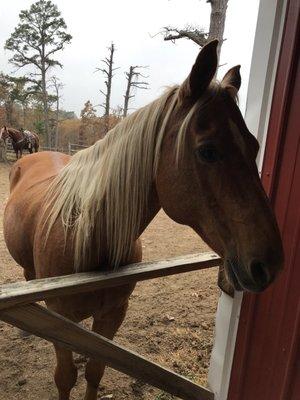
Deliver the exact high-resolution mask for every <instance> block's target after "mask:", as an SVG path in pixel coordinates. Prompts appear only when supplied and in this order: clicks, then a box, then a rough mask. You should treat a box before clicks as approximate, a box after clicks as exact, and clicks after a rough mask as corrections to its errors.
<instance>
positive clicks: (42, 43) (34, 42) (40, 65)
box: [5, 0, 72, 145]
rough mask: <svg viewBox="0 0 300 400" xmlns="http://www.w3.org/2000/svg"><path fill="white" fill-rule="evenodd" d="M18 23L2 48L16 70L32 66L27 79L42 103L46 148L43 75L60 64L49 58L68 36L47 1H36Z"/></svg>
mask: <svg viewBox="0 0 300 400" xmlns="http://www.w3.org/2000/svg"><path fill="white" fill-rule="evenodd" d="M19 18H20V22H19V24H18V26H17V27H16V28H15V30H14V32H13V33H12V34H11V36H10V37H9V39H8V40H7V41H6V43H5V49H7V50H10V51H12V52H13V53H14V55H13V56H12V58H11V59H10V60H9V61H10V62H11V63H12V64H13V65H15V66H17V67H18V68H23V67H27V66H33V67H34V69H35V71H34V72H33V73H31V74H30V77H29V79H30V80H31V81H32V82H33V83H34V84H35V85H36V87H37V88H38V89H39V90H40V92H41V95H42V101H43V112H44V126H45V133H46V137H47V142H48V145H50V135H49V121H48V111H49V104H48V93H47V73H48V71H49V69H50V68H51V67H55V66H59V67H62V64H61V63H60V62H59V61H58V60H56V59H54V58H53V56H54V54H55V53H56V52H58V51H60V50H63V49H64V47H65V45H66V44H68V43H70V41H71V39H72V36H71V35H69V34H68V33H66V29H67V26H66V23H65V21H64V19H63V18H62V17H61V13H60V12H59V11H58V9H57V6H56V5H55V4H53V3H52V2H51V1H50V0H48V1H46V0H39V1H37V2H36V3H34V4H32V5H31V7H30V9H29V10H23V11H21V12H20V14H19Z"/></svg>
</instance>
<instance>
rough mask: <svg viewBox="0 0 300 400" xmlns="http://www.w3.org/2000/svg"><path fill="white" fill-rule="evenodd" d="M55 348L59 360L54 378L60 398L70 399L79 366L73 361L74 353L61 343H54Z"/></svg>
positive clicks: (62, 399)
mask: <svg viewBox="0 0 300 400" xmlns="http://www.w3.org/2000/svg"><path fill="white" fill-rule="evenodd" d="M54 348H55V352H56V360H57V364H56V368H55V374H54V380H55V383H56V386H57V389H58V395H59V397H58V399H59V400H69V398H70V393H71V390H72V389H73V387H74V385H75V383H76V380H77V368H76V366H75V364H74V361H73V353H72V351H71V350H67V349H65V348H64V347H62V346H59V345H54Z"/></svg>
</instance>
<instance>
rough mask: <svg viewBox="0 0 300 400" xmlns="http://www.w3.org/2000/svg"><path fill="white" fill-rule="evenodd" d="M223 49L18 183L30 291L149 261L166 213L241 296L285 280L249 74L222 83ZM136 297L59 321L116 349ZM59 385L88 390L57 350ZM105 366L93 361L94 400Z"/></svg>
mask: <svg viewBox="0 0 300 400" xmlns="http://www.w3.org/2000/svg"><path fill="white" fill-rule="evenodd" d="M216 47H217V42H216V41H213V42H211V43H209V44H208V45H207V46H205V47H204V48H203V49H202V51H201V52H200V54H199V55H198V57H197V60H196V63H195V65H194V66H193V68H192V70H191V73H190V75H189V76H188V78H187V79H186V81H185V82H184V83H183V84H182V85H181V86H176V87H173V88H171V89H169V90H168V91H167V92H166V93H165V94H163V95H162V96H161V97H160V98H159V99H157V100H155V101H154V102H153V103H151V104H149V105H147V106H145V107H144V108H142V109H141V110H139V111H137V112H135V113H133V114H132V115H130V116H129V117H127V118H126V119H124V120H123V121H122V122H121V123H119V124H118V125H117V126H116V127H115V128H114V129H113V130H111V131H110V132H109V133H108V134H107V136H106V137H105V138H104V139H102V140H99V141H98V142H96V143H95V144H94V145H93V146H91V147H90V148H88V149H85V150H82V151H80V152H79V153H77V154H76V155H74V156H73V157H69V156H67V155H64V154H60V153H57V152H42V153H38V154H34V155H30V156H27V157H25V158H23V159H21V160H19V161H18V162H17V163H16V164H15V165H14V166H13V168H12V171H11V174H10V182H11V195H10V198H9V200H8V203H7V206H6V209H5V217H4V229H5V240H6V243H7V246H8V248H9V250H10V252H11V254H12V256H13V257H14V259H15V260H16V261H17V262H18V263H19V264H20V265H22V267H23V268H24V271H25V277H26V279H35V278H45V277H51V276H58V275H64V274H71V273H74V272H75V271H86V270H104V269H105V270H109V269H113V268H118V266H120V265H123V264H128V263H132V262H139V261H140V260H141V258H142V252H141V245H140V241H139V239H138V238H139V236H140V235H141V233H142V232H143V231H144V229H145V228H146V227H147V225H148V224H149V223H150V221H151V220H152V219H153V218H154V216H155V215H156V214H157V212H158V211H159V209H160V208H163V209H164V210H165V212H166V213H167V214H168V215H169V216H170V217H171V218H172V219H173V220H174V221H177V222H178V223H181V224H185V225H189V226H190V227H192V228H193V229H194V230H195V231H196V232H197V233H198V234H199V236H201V237H202V238H203V239H204V240H205V241H206V242H207V243H208V244H209V245H210V246H211V247H212V248H213V249H214V250H215V251H216V252H218V253H219V254H220V255H221V256H222V258H223V259H224V271H225V274H226V279H227V280H228V281H229V282H230V284H231V285H233V287H234V288H235V289H236V290H249V291H253V292H260V291H262V290H264V289H265V288H266V287H268V286H269V285H270V284H271V282H272V281H273V280H274V278H275V276H276V275H277V273H278V272H279V271H280V270H281V268H282V259H283V255H282V246H281V239H280V235H279V232H278V228H277V224H276V221H275V218H274V215H273V213H272V211H271V209H270V206H269V203H268V200H267V197H266V195H265V193H264V190H263V188H262V185H261V182H260V179H259V175H258V173H257V168H256V164H255V158H256V155H257V151H258V143H257V141H256V139H255V138H254V137H253V136H252V135H251V133H250V132H249V131H248V129H247V127H246V125H245V122H244V120H243V118H242V115H241V113H240V111H239V109H238V107H237V105H236V102H235V99H236V96H237V91H238V89H239V87H240V74H239V67H235V68H232V69H231V70H229V71H228V72H227V74H226V75H225V77H224V79H223V80H222V82H221V83H216V82H214V81H213V77H214V75H215V72H216V69H217V53H216ZM133 289H134V285H125V286H121V287H118V288H110V289H104V290H98V291H95V292H92V293H86V294H78V295H70V296H64V297H59V298H55V299H51V300H48V301H47V306H48V307H49V308H51V309H52V310H54V311H56V312H58V313H60V314H62V315H64V316H66V317H68V318H70V319H72V320H73V321H81V320H83V319H84V318H87V317H89V316H92V317H93V320H94V322H93V328H92V329H93V330H94V331H95V332H98V333H99V334H101V335H104V336H106V337H108V338H113V336H114V334H115V333H116V331H117V330H118V328H119V327H120V325H121V323H122V321H123V319H124V317H125V314H126V309H127V305H128V298H129V296H130V294H131V292H132V290H133ZM55 350H56V355H57V366H56V370H55V382H56V385H57V387H58V391H59V399H60V400H67V399H69V396H70V391H71V389H72V387H73V386H74V385H75V382H76V379H77V370H76V368H75V365H74V362H73V358H72V352H71V351H69V350H67V349H65V348H61V347H59V346H57V345H55ZM104 368H105V365H104V364H103V363H102V362H99V361H95V360H93V359H91V360H89V361H88V363H87V366H86V373H85V377H86V380H87V389H86V395H85V399H86V400H96V398H97V388H98V385H99V382H100V379H101V377H102V375H103V372H104Z"/></svg>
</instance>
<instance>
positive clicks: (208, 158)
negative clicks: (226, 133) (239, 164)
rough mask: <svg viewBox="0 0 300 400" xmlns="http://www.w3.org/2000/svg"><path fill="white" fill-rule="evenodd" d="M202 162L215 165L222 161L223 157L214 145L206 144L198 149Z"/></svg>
mask: <svg viewBox="0 0 300 400" xmlns="http://www.w3.org/2000/svg"><path fill="white" fill-rule="evenodd" d="M197 155H198V158H199V159H200V161H203V162H205V163H214V162H217V161H219V160H220V159H221V155H220V153H219V152H218V150H217V148H216V147H215V146H214V145H213V144H204V145H202V146H200V147H199V148H198V149H197Z"/></svg>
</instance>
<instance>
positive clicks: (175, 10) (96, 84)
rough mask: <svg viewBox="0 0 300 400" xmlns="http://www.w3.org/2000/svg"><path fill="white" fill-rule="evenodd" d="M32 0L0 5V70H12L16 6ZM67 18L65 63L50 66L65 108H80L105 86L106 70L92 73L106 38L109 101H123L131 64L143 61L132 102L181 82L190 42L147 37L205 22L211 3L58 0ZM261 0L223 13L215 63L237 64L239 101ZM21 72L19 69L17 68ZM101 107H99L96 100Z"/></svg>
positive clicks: (193, 52)
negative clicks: (143, 79)
mask: <svg viewBox="0 0 300 400" xmlns="http://www.w3.org/2000/svg"><path fill="white" fill-rule="evenodd" d="M32 2H33V1H31V0H10V1H6V2H5V3H4V4H2V7H1V8H2V9H1V10H0V13H1V14H0V71H4V72H5V73H11V72H12V71H13V70H14V68H13V66H11V65H9V63H8V59H9V57H10V56H11V53H10V52H8V51H5V50H4V49H3V47H4V43H5V41H6V39H7V38H8V37H9V36H10V34H11V33H12V32H13V30H14V28H15V26H16V25H17V23H18V20H19V18H18V14H19V11H20V10H22V9H28V8H29V7H30V5H31V4H32ZM54 3H55V4H57V6H58V8H59V10H60V11H61V12H62V16H63V18H64V19H65V21H66V23H67V26H68V32H69V33H70V34H71V35H72V36H73V39H72V43H71V44H70V45H67V47H66V48H65V50H63V51H62V52H60V53H56V55H57V58H58V59H59V61H60V62H62V64H63V66H64V68H63V69H60V68H55V69H53V70H52V71H51V73H52V74H55V75H56V76H58V77H59V78H60V79H61V81H62V83H63V84H64V85H65V86H64V89H63V104H62V106H63V108H65V109H66V110H69V111H75V112H76V114H77V115H79V113H80V110H81V109H82V108H83V104H84V103H85V102H86V101H87V100H90V101H91V102H92V103H93V104H94V105H97V104H99V103H101V102H102V101H103V96H102V95H101V94H100V92H99V89H102V90H104V77H103V76H102V74H101V73H95V72H94V71H95V68H96V67H97V66H100V60H101V59H102V58H104V57H105V56H106V54H107V46H109V45H110V43H111V42H112V41H113V42H114V43H115V46H116V53H115V66H116V67H120V68H119V69H118V70H117V71H116V74H115V78H114V80H113V88H112V107H117V106H118V105H122V103H123V94H124V91H125V86H126V81H125V75H124V72H125V71H126V70H127V69H128V68H129V66H130V65H148V66H149V69H148V71H147V74H148V75H149V78H148V82H149V84H150V89H149V90H140V91H138V92H137V94H136V98H135V99H134V101H133V103H132V106H133V107H135V108H138V107H140V106H142V105H144V104H147V103H149V102H150V101H151V100H152V99H154V98H156V97H157V96H158V95H160V94H161V92H162V90H163V88H164V87H165V86H168V85H172V84H176V83H181V82H182V81H183V80H184V79H185V77H186V76H187V74H188V73H189V71H190V68H191V66H192V64H193V62H194V60H195V57H196V56H197V53H198V48H197V46H196V44H194V43H192V42H191V41H188V40H185V39H181V40H179V41H177V42H176V44H172V43H171V42H164V41H163V38H162V36H160V35H157V36H155V37H154V38H153V37H151V36H153V35H154V34H156V33H157V32H159V31H160V30H161V28H162V27H163V26H167V25H171V26H176V27H184V26H185V25H186V24H193V25H198V26H200V27H202V28H204V29H205V30H207V29H208V26H209V15H210V5H209V4H208V3H206V1H205V0H126V1H125V0H102V1H100V0H84V1H72V0H56V1H54ZM258 5H259V0H251V1H241V0H229V6H228V11H227V18H226V27H225V35H224V37H225V38H226V41H225V42H224V44H223V48H222V54H221V63H222V64H223V63H226V66H224V67H221V68H220V71H219V74H220V75H224V73H225V72H226V70H227V69H229V68H230V67H232V66H234V65H236V64H241V65H242V70H241V73H242V79H243V86H242V89H241V106H242V108H243V106H244V104H245V93H246V88H247V82H248V75H249V68H250V62H251V53H252V47H253V39H254V33H255V27H256V17H257V12H258ZM19 74H20V71H19ZM97 112H98V114H99V115H101V113H102V109H101V108H99V107H98V108H97Z"/></svg>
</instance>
